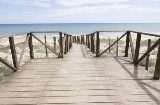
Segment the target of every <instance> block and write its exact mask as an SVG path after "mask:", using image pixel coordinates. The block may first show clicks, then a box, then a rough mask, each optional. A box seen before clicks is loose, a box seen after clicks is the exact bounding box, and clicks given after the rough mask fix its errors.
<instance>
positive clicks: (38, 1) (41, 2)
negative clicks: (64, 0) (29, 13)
mask: <svg viewBox="0 0 160 105" xmlns="http://www.w3.org/2000/svg"><path fill="white" fill-rule="evenodd" d="M50 1H51V0H0V2H4V3H9V4H12V5H26V4H27V5H35V6H40V7H49V6H50Z"/></svg>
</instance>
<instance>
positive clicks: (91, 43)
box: [85, 30, 160, 80]
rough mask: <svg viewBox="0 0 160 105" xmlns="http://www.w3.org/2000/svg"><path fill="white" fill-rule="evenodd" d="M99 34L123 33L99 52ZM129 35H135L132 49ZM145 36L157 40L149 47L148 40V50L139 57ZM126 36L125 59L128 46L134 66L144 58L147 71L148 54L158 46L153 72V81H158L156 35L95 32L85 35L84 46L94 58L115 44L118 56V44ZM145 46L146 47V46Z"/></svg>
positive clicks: (159, 43)
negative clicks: (142, 37)
mask: <svg viewBox="0 0 160 105" xmlns="http://www.w3.org/2000/svg"><path fill="white" fill-rule="evenodd" d="M101 32H124V34H123V35H122V36H120V37H119V38H117V40H116V41H114V42H113V43H112V44H110V42H109V47H107V48H106V49H105V50H104V51H102V52H100V33H101ZM131 33H136V34H137V38H136V46H135V48H134V46H133V40H132V35H131ZM142 35H147V36H154V37H158V38H159V39H158V40H157V41H156V42H155V43H154V44H152V45H151V40H150V39H149V40H148V50H147V51H146V52H145V53H144V54H143V55H142V56H139V53H140V44H141V36H142ZM125 36H126V42H125V43H126V44H125V55H124V56H125V57H128V51H129V46H130V48H131V55H132V60H133V63H134V65H137V64H139V63H140V62H141V61H142V60H143V59H144V58H146V67H145V68H146V69H147V70H148V62H149V56H150V52H151V51H152V50H154V49H155V48H156V47H157V46H158V53H157V59H156V65H155V71H154V77H153V79H155V80H158V79H159V78H160V35H156V34H150V33H144V32H137V31H129V30H128V31H96V32H93V33H91V34H87V35H86V40H85V43H86V46H88V48H89V49H90V50H91V52H93V53H96V57H100V56H102V55H103V54H104V53H106V52H107V51H109V52H110V49H111V47H113V46H114V45H115V44H116V45H117V46H116V56H118V42H119V41H120V40H121V39H122V38H123V37H125ZM146 46H147V45H146Z"/></svg>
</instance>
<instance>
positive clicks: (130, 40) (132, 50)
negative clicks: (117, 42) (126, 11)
mask: <svg viewBox="0 0 160 105" xmlns="http://www.w3.org/2000/svg"><path fill="white" fill-rule="evenodd" d="M129 42H130V47H131V53H132V59H134V46H133V42H132V36H131V34H130V35H129Z"/></svg>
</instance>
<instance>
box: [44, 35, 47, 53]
mask: <svg viewBox="0 0 160 105" xmlns="http://www.w3.org/2000/svg"><path fill="white" fill-rule="evenodd" d="M44 40H45V44H47V38H46V35H45V36H44ZM45 50H46V56H48V51H47V47H46V46H45Z"/></svg>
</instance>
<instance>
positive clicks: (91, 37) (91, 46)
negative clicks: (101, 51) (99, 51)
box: [90, 34, 94, 52]
mask: <svg viewBox="0 0 160 105" xmlns="http://www.w3.org/2000/svg"><path fill="white" fill-rule="evenodd" d="M90 40H91V45H90V48H91V49H90V51H91V52H92V51H93V44H94V43H93V36H92V34H91V35H90Z"/></svg>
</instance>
